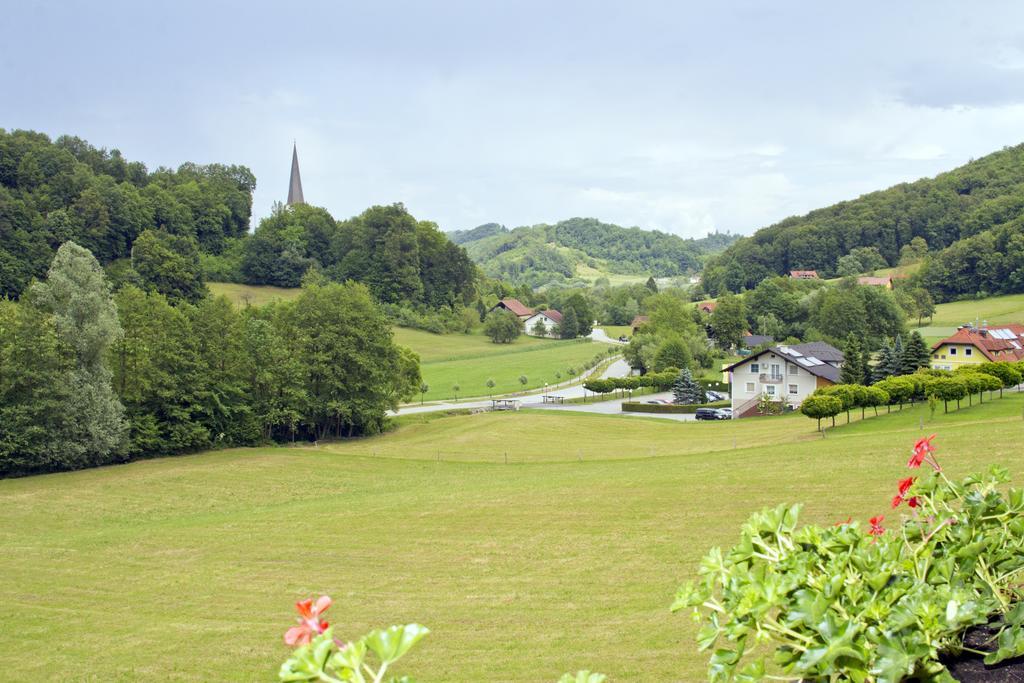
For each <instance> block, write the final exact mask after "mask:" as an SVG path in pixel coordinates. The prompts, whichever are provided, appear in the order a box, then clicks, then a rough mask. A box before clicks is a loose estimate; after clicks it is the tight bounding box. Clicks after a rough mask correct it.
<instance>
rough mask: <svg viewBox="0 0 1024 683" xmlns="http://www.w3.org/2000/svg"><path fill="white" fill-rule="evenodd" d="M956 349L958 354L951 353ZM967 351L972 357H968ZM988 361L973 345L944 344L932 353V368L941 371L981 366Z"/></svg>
mask: <svg viewBox="0 0 1024 683" xmlns="http://www.w3.org/2000/svg"><path fill="white" fill-rule="evenodd" d="M951 349H956V353H955V354H953V353H950V350H951ZM967 349H970V350H971V355H969V356H968V355H967ZM986 360H987V359H986V358H985V356H984V355H983V354H982V353H981V351H979V350H978V349H977V348H975V347H974V346H972V345H971V344H943V345H942V346H940V347H939V348H937V349H936V350H934V351H932V363H931V365H932V367H933V368H937V369H940V370H956V369H957V368H959V367H963V366H964V365H981V364H982V363H984V362H985V361H986Z"/></svg>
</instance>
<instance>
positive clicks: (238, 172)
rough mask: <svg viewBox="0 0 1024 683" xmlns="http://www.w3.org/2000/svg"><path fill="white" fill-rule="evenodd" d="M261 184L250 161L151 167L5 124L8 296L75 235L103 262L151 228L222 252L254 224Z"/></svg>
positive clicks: (2, 193)
mask: <svg viewBox="0 0 1024 683" xmlns="http://www.w3.org/2000/svg"><path fill="white" fill-rule="evenodd" d="M255 185H256V181H255V178H254V177H253V175H252V173H251V172H250V171H249V170H248V169H247V168H245V167H244V166H224V165H220V164H211V165H207V166H199V165H196V164H183V165H182V166H180V167H179V168H178V169H177V170H170V169H166V168H160V169H157V170H156V171H154V172H152V173H150V172H148V171H147V170H146V167H145V166H144V165H143V164H141V163H139V162H128V161H126V160H125V159H124V157H123V156H122V155H121V153H120V152H119V151H118V150H116V149H115V150H110V151H108V150H104V149H97V148H95V147H93V146H91V145H89V144H88V143H86V142H85V141H83V140H81V139H80V138H76V137H69V136H62V137H59V138H57V139H56V140H50V138H49V137H48V136H46V135H44V134H42V133H35V132H31V131H21V130H18V131H12V132H7V131H5V130H3V129H0V295H6V296H10V297H17V296H20V295H21V293H22V292H23V291H24V290H25V288H26V287H27V286H28V283H29V281H30V280H31V279H32V278H39V277H41V276H42V275H43V274H44V273H45V272H46V269H47V267H48V266H49V264H50V261H51V259H52V258H53V255H54V252H55V251H56V249H57V247H59V246H60V245H61V244H63V243H64V242H67V241H69V240H72V241H75V242H76V243H78V244H81V245H82V246H83V247H86V248H88V249H89V250H90V251H91V252H92V253H93V255H94V256H95V257H96V258H97V259H98V260H99V262H100V263H101V264H103V265H107V264H111V263H113V262H116V261H117V260H119V259H128V258H130V256H131V250H132V246H133V244H134V243H135V241H136V239H137V238H138V237H139V236H140V235H141V234H143V233H144V232H145V231H147V230H154V231H162V232H164V233H166V234H169V235H174V236H175V237H176V238H177V240H176V241H175V242H174V245H176V246H181V247H183V248H184V249H185V250H186V251H192V250H196V249H198V250H202V251H206V252H209V253H219V252H220V251H222V250H223V249H224V248H225V246H226V245H227V244H228V243H229V241H230V240H231V239H232V238H237V237H239V236H241V235H244V234H245V232H246V230H247V229H248V227H249V219H250V215H251V211H252V190H253V189H254V188H255Z"/></svg>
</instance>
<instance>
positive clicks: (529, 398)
mask: <svg viewBox="0 0 1024 683" xmlns="http://www.w3.org/2000/svg"><path fill="white" fill-rule="evenodd" d="M628 374H629V364H628V363H626V361H624V360H622V359H621V358H620V359H618V360H616V361H615V362H613V363H612V364H611V365H609V366H608V368H607V369H606V370H605V371H604V372H603V373H601V377H602V378H606V377H625V376H626V375H628ZM583 392H584V389H583V385H582V384H581V383H577V384H572V385H569V386H561V387H559V388H548V389H536V390H534V391H532V392H529V393H527V394H524V395H522V396H514V397H511V398H515V399H516V400H518V401H519V404H520V405H521V406H522V407H524V408H526V407H529V408H538V407H540V406H544V405H548V404H545V403H544V401H543V398H541V397H542V396H544V395H548V396H561V397H563V398H579V397H581V396H583ZM490 406H491V399H489V398H485V399H473V400H468V401H459V402H458V403H456V402H454V401H445V402H443V403H431V404H429V405H423V406H418V405H408V406H402V407H401V408H399V409H398V411H396V412H392V413H391V415H412V414H415V413H433V412H438V411H443V410H464V409H467V408H489V407H490Z"/></svg>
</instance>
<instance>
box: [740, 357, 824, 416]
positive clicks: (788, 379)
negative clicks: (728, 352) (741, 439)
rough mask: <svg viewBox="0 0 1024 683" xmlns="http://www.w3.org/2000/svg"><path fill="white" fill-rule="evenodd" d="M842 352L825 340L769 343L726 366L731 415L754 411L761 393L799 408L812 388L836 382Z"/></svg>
mask: <svg viewBox="0 0 1024 683" xmlns="http://www.w3.org/2000/svg"><path fill="white" fill-rule="evenodd" d="M842 366H843V352H842V351H840V350H839V349H837V348H836V347H834V346H832V345H831V344H826V343H825V342H809V343H807V344H790V345H778V346H770V347H768V348H766V349H764V350H762V351H759V352H757V353H755V354H753V355H751V356H749V357H747V358H744V359H743V360H741V361H739V362H738V363H733V364H732V365H730V366H728V367H727V368H725V371H726V372H727V373H728V375H729V387H730V393H731V394H732V414H733V417H734V418H739V417H746V416H748V415H753V414H755V413H756V411H757V403H758V401H759V400H760V398H761V397H762V396H765V395H767V396H768V397H769V398H770V399H771V400H774V401H781V402H783V403H785V404H787V405H788V406H790V407H792V408H794V409H795V408H799V407H800V404H801V403H803V402H804V399H805V398H807V397H808V396H810V395H811V394H812V393H814V390H815V389H818V388H820V387H826V386H830V385H832V384H838V383H839V374H840V368H841V367H842Z"/></svg>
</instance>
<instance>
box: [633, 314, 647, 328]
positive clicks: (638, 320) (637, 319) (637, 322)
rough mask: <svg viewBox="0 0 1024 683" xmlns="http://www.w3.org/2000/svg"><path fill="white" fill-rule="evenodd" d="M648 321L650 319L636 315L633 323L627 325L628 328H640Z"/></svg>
mask: <svg viewBox="0 0 1024 683" xmlns="http://www.w3.org/2000/svg"><path fill="white" fill-rule="evenodd" d="M650 320H651V319H650V318H649V317H647V316H646V315H638V316H636V317H635V318H633V322H631V323H630V324H629V326H630V327H640V326H641V325H643V324H644V323H646V322H649V321H650Z"/></svg>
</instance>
